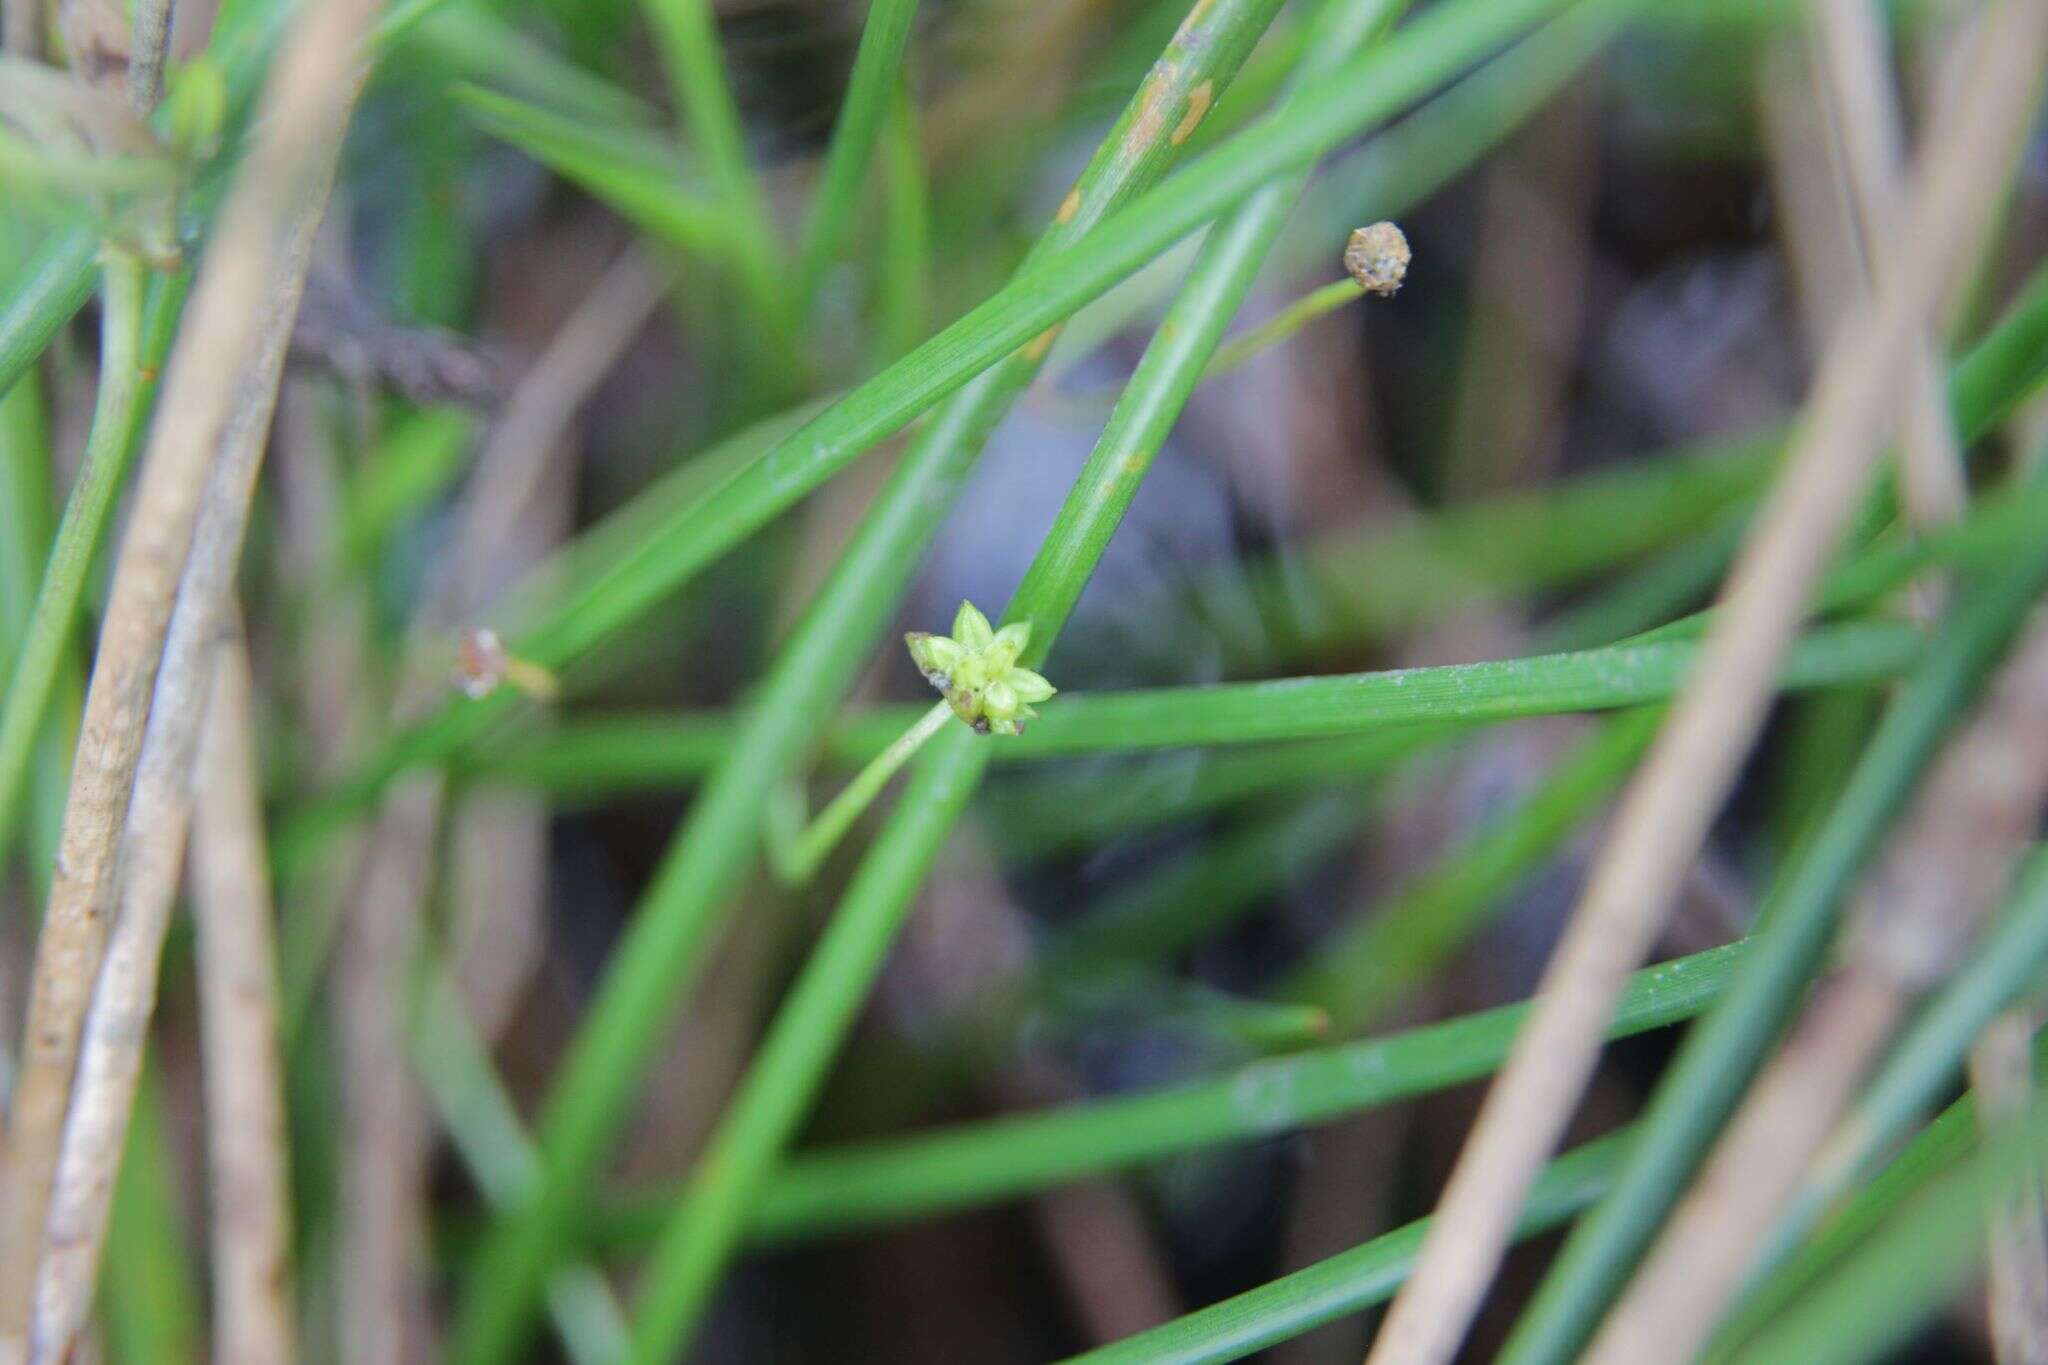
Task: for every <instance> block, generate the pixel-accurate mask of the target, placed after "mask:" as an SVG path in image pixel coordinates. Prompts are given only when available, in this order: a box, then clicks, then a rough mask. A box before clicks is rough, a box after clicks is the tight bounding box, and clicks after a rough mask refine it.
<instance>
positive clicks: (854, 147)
mask: <svg viewBox="0 0 2048 1365" xmlns="http://www.w3.org/2000/svg"><path fill="white" fill-rule="evenodd" d="M916 18H917V0H873V3H872V4H870V5H869V6H868V21H867V24H866V26H865V27H863V28H862V29H861V33H860V46H859V48H858V49H856V50H855V52H854V56H853V75H852V76H851V77H849V78H848V80H847V84H846V102H845V104H844V105H842V106H841V107H840V110H839V122H838V123H836V124H835V125H833V128H832V145H831V147H830V148H829V149H827V151H826V153H825V170H824V173H823V174H822V175H820V176H819V178H818V191H817V197H816V198H815V199H814V200H813V201H812V203H811V217H810V223H809V225H808V226H807V227H806V228H805V229H804V237H803V245H802V248H801V249H800V250H799V251H798V252H797V265H796V299H797V312H798V315H799V316H806V315H808V314H809V313H810V311H811V306H812V304H813V303H815V302H816V300H817V295H818V283H819V281H820V280H822V279H823V278H824V275H825V269H826V267H827V266H829V265H831V264H832V262H833V261H834V260H836V259H838V255H839V251H840V248H841V247H842V246H843V245H844V243H845V238H846V231H847V228H848V226H849V225H850V224H851V223H852V221H853V211H854V208H855V207H856V206H857V205H858V204H859V202H860V193H861V188H862V184H863V179H862V177H863V176H864V175H865V174H866V172H867V168H868V158H869V156H870V155H871V154H872V153H873V151H874V148H875V139H876V137H877V136H878V135H880V133H881V131H882V124H883V121H884V119H886V118H888V117H889V116H890V113H891V106H892V105H893V104H894V103H895V102H896V100H897V99H898V93H899V91H901V89H902V88H903V52H904V49H905V48H906V47H908V46H909V44H910V25H911V23H912V21H913V20H915V19H916Z"/></svg>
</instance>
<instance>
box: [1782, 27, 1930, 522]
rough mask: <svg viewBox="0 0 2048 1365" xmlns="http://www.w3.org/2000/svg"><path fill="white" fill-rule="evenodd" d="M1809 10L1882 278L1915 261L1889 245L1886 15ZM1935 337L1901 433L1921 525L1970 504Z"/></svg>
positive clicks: (1862, 240) (1844, 163)
mask: <svg viewBox="0 0 2048 1365" xmlns="http://www.w3.org/2000/svg"><path fill="white" fill-rule="evenodd" d="M1809 14H1810V15H1811V22H1812V23H1813V25H1814V32H1815V35H1816V37H1817V40H1818V41H1817V43H1816V48H1817V50H1818V53H1819V58H1820V68H1821V72H1822V76H1823V94H1824V96H1825V98H1823V99H1822V101H1821V108H1822V110H1823V112H1824V113H1825V114H1826V116H1827V124H1828V132H1829V147H1830V150H1831V151H1832V153H1833V156H1834V160H1835V161H1836V163H1837V164H1838V165H1839V166H1840V167H1841V172H1842V178H1843V180H1844V181H1845V182H1846V184H1847V185H1848V188H1849V199H1850V203H1851V205H1852V206H1853V208H1854V211H1855V220H1856V237H1857V242H1858V254H1859V255H1860V256H1861V257H1862V260H1863V269H1864V272H1865V273H1866V274H1867V275H1868V276H1869V277H1870V278H1872V279H1875V278H1877V277H1878V276H1879V275H1881V274H1883V273H1884V272H1886V271H1892V270H1900V269H1907V268H1910V267H1911V265H1912V262H1911V261H1910V260H1905V259H1901V258H1900V257H1899V256H1897V255H1896V254H1894V252H1893V251H1892V249H1891V248H1892V244H1893V241H1894V239H1895V235H1896V233H1897V231H1898V227H1899V208H1900V204H1899V176H1900V168H1901V166H1902V165H1903V162H1904V155H1903V152H1902V150H1901V149H1902V146H1903V144H1904V135H1903V134H1902V133H1901V131H1900V119H1899V109H1898V100H1897V97H1896V95H1895V93H1894V91H1893V89H1892V85H1891V77H1890V74H1889V73H1890V70H1891V62H1890V57H1889V54H1888V52H1887V44H1886V42H1885V33H1884V28H1883V26H1882V21H1881V19H1880V18H1879V15H1878V12H1877V9H1876V6H1875V5H1874V4H1873V3H1872V2H1871V0H1818V3H1816V4H1814V5H1813V6H1812V7H1811V8H1810V10H1809ZM1931 321H1932V320H1931ZM1933 335H1934V327H1933V326H1932V325H1930V326H1929V327H1928V328H1927V329H1926V331H1925V332H1923V333H1922V337H1921V342H1920V345H1919V347H1918V348H1917V349H1916V351H1915V353H1914V356H1913V359H1912V362H1911V365H1910V369H1909V373H1908V375H1907V381H1906V382H1907V388H1906V396H1905V410H1904V412H1903V414H1902V416H1901V429H1900V433H1899V455H1900V469H1899V486H1900V489H1901V491H1902V493H1903V494H1904V500H1905V505H1906V511H1907V515H1908V516H1910V517H1911V518H1912V520H1913V523H1914V524H1915V525H1916V526H1920V527H1928V526H1938V525H1940V524H1941V523H1943V522H1947V521H1953V520H1954V519H1955V518H1957V517H1959V516H1961V515H1962V512H1963V507H1964V505H1965V504H1966V503H1967V502H1968V501H1969V485H1968V484H1967V483H1966V482H1965V480H1964V477H1963V458H1962V451H1961V449H1960V448H1959V446H1958V443H1957V439H1956V432H1955V424H1954V422H1953V420H1952V419H1951V418H1950V415H1949V407H1948V385H1947V383H1946V382H1945V381H1944V379H1943V375H1942V367H1941V360H1940V357H1939V355H1938V354H1937V353H1936V350H1935V347H1934V344H1933V341H1932V337H1933Z"/></svg>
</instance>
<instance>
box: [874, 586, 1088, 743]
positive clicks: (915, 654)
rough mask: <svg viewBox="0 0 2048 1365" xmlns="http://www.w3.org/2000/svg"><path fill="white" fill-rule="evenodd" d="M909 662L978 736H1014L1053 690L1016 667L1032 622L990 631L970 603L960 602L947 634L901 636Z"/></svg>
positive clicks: (917, 633) (914, 632) (915, 633)
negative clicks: (950, 630) (1037, 704)
mask: <svg viewBox="0 0 2048 1365" xmlns="http://www.w3.org/2000/svg"><path fill="white" fill-rule="evenodd" d="M903 642H904V643H905V644H906V645H908V646H910V657H911V660H912V661H913V662H914V663H916V665H917V666H918V669H919V670H920V671H921V672H922V673H923V674H924V676H925V680H926V681H927V682H929V683H930V684H931V685H932V686H933V687H936V688H937V689H938V690H939V691H940V692H941V693H942V694H943V695H944V696H945V698H946V704H947V705H949V706H951V707H952V708H953V714H954V715H956V716H958V717H960V719H962V720H964V721H966V722H967V723H968V724H969V725H972V726H973V727H974V729H975V732H976V733H977V734H984V735H987V734H997V735H1014V734H1016V733H1017V732H1018V731H1019V730H1020V729H1022V728H1023V727H1022V726H1021V725H1019V724H1018V722H1019V721H1024V720H1031V719H1032V718H1034V717H1036V716H1037V715H1038V713H1037V712H1036V711H1034V710H1032V709H1031V703H1033V702H1037V701H1044V700H1045V699H1046V698H1047V697H1050V696H1051V695H1052V694H1053V692H1054V691H1055V690H1056V689H1055V688H1054V687H1053V685H1052V684H1051V683H1049V682H1047V681H1046V680H1045V679H1044V678H1043V677H1041V676H1039V675H1038V674H1036V673H1033V672H1032V671H1031V670H1030V669H1028V668H1019V667H1018V666H1017V656H1018V655H1020V654H1022V653H1023V652H1024V646H1025V645H1027V644H1029V643H1031V623H1030V622H1028V621H1018V622H1015V623H1014V624H1011V625H1007V626H1004V627H1003V628H1002V629H1001V630H995V629H992V628H991V627H990V626H989V623H988V618H987V617H986V616H983V615H982V614H981V613H980V612H979V611H977V610H976V609H975V606H974V604H973V603H972V602H962V603H961V604H960V610H959V612H958V613H957V614H955V615H954V617H953V633H952V634H951V635H931V634H927V633H926V632H924V631H921V630H913V631H911V632H910V633H909V634H907V635H905V636H904V637H903Z"/></svg>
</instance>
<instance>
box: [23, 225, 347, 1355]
mask: <svg viewBox="0 0 2048 1365" xmlns="http://www.w3.org/2000/svg"><path fill="white" fill-rule="evenodd" d="M326 189H327V186H326V185H324V184H323V185H321V186H319V191H320V192H319V193H318V194H317V195H315V196H313V197H311V198H310V199H309V200H308V201H307V202H306V204H305V205H304V207H303V208H302V209H301V211H300V212H299V213H298V215H297V221H296V222H294V223H293V224H292V229H291V235H290V237H289V239H288V240H287V242H286V245H285V250H284V253H283V256H282V257H281V259H280V260H279V262H278V269H277V274H276V277H275V279H274V280H273V283H272V288H271V291H270V293H269V295H268V296H267V298H266V299H265V302H264V309H263V312H264V319H263V328H262V334H261V336H260V337H259V338H258V340H257V344H256V350H255V354H254V355H253V356H252V357H251V359H250V362H249V365H248V367H247V369H246V370H245V372H244V373H243V374H242V376H241V379H240V382H239V383H238V384H237V385H236V391H235V401H234V410H233V412H232V413H231V414H230V416H229V418H228V422H227V425H226V427H225V429H224V430H223V431H222V433H221V438H220V451H219V454H218V455H216V456H215V458H214V462H213V467H212V469H211V470H210V471H209V472H208V475H207V487H206V490H205V495H204V499H203V502H202V505H201V507H200V509H199V518H198V523H197V525H196V526H195V528H194V530H193V535H192V546H191V551H190V553H189V554H188V555H187V557H186V562H185V573H184V578H183V581H182V582H181V583H180V585H179V588H178V598H177V602H176V605H175V606H174V607H173V608H172V612H171V626H170V631H169V634H168V636H167V638H166V641H165V644H164V653H163V660H162V663H161V664H160V666H159V667H158V669H157V678H156V690H155V695H154V696H153V698H152V699H151V702H150V710H149V719H148V724H147V726H146V728H145V731H144V735H143V741H142V756H141V759H140V761H139V763H138V764H137V766H136V775H135V785H134V789H133V791H132V792H131V793H130V795H129V801H128V818H127V822H126V828H125V832H124V834H123V836H122V840H121V849H120V855H119V866H118V870H117V874H116V889H117V904H118V912H117V914H116V916H115V919H114V927H113V932H112V934H111V935H110V937H109V939H108V943H107V951H106V956H105V959H104V961H103V962H102V964H101V967H100V978H99V983H98V985H97V987H96V988H95V990H94V992H93V999H92V1004H91V1008H90V1010H89V1012H88V1014H87V1017H86V1023H85V1031H84V1038H83V1042H82V1046H81V1050H80V1053H79V1062H78V1071H77V1075H76V1077H75V1079H74V1080H73V1082H72V1098H71V1104H70V1111H69V1113H68V1115H67V1117H66V1119H65V1129H64V1140H63V1148H62V1152H61V1155H60V1157H59V1160H58V1165H57V1181H56V1188H55V1191H54V1193H53V1196H52V1200H51V1205H50V1212H49V1215H48V1225H47V1226H48V1231H47V1237H48V1240H49V1246H48V1249H47V1250H46V1251H45V1253H44V1257H43V1264H42V1269H41V1272H40V1274H41V1283H40V1284H39V1285H38V1287H37V1291H36V1292H37V1299H38V1306H37V1309H36V1325H35V1334H34V1335H35V1340H36V1342H37V1343H38V1344H37V1349H36V1354H37V1355H38V1357H41V1356H44V1355H47V1356H49V1357H51V1358H53V1359H61V1358H62V1357H63V1352H64V1350H65V1349H67V1347H68V1344H69V1343H70V1342H72V1341H73V1340H75V1339H76V1337H77V1334H78V1333H79V1332H80V1331H81V1330H82V1329H83V1328H84V1326H85V1323H86V1317H87V1311H88V1309H89V1307H90V1305H91V1302H92V1290H93V1285H94V1283H95V1282H96V1281H97V1279H98V1271H99V1258H100V1251H101V1245H102V1240H103V1238H104V1236H105V1233H106V1226H107V1216H108V1212H109V1207H110V1204H111V1201H112V1197H113V1189H114V1180H115V1176H116V1175H117V1174H118V1172H119V1170H120V1163H121V1153H122V1151H123V1148H124V1144H125V1139H126V1135H127V1131H128V1120H129V1115H130V1113H131V1111H132V1110H133V1107H134V1101H135V1086H136V1082H137V1079H138V1078H139V1077H140V1075H141V1073H142V1053H143V1046H144V1043H145V1042H146V1040H147V1038H148V1035H149V1022H150V1017H151V1015H152V1014H153V1013H154V1012H155V1009H156V992H157V974H158V966H159V963H160V961H161V959H162V956H163V944H164V936H165V934H166V933H167V932H168V931H169V929H170V922H171V910H172V907H173V905H174V904H175V902H176V898H177V890H178V882H179V878H180V876H181V874H182V872H183V866H184V854H185V836H186V832H187V830H188V828H189V825H190V820H191V812H192V785H191V777H192V768H193V761H194V754H195V751H196V749H197V746H198V739H199V732H200V729H201V727H202V725H203V724H204V722H205V718H206V712H207V702H208V699H209V697H210V696H211V695H212V690H213V672H214V663H215V660H216V659H217V658H218V657H219V652H220V650H219V646H220V642H221V640H222V638H223V637H224V635H226V634H227V633H229V632H230V631H231V629H232V627H231V622H230V620H229V615H228V603H229V597H230V594H231V592H232V589H233V582H234V576H235V566H236V564H237V563H239V562H240V560H241V553H242V539H243V533H244V531H245V530H246V528H247V526H248V520H249V506H250V502H251V499H252V498H253V497H254V495H255V488H256V478H257V474H258V471H259V470H260V469H261V467H262V463H263V452H264V448H265V446H266V444H267V440H268V436H269V432H270V419H271V414H272V412H273V411H274V410H275V408H276V404H277V384H278V378H279V376H280V374H281V373H282V371H283V368H284V357H285V349H286V346H287V344H288V342H289V340H290V337H291V330H292V315H293V313H294V312H295V311H296V308H297V304H298V297H299V286H300V284H301V282H302V281H303V280H304V278H305V271H306V265H307V261H308V259H309V258H310V255H311V252H312V246H313V239H314V237H315V235H316V234H317V233H318V231H319V227H320V218H321V205H323V204H324V203H325V200H326Z"/></svg>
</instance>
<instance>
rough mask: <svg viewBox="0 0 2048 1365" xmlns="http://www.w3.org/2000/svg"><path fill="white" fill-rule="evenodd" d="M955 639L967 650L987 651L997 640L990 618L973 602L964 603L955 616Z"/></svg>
mask: <svg viewBox="0 0 2048 1365" xmlns="http://www.w3.org/2000/svg"><path fill="white" fill-rule="evenodd" d="M953 638H954V639H956V640H958V641H959V642H960V644H961V646H962V647H963V648H966V649H974V650H980V649H986V648H988V644H989V641H991V640H993V639H994V638H995V631H993V630H991V629H990V628H989V624H988V618H987V617H986V616H983V615H982V614H981V609H980V608H978V607H976V606H975V605H974V603H972V602H962V603H961V604H960V610H959V611H957V612H955V613H954V614H953Z"/></svg>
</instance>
